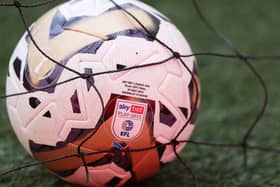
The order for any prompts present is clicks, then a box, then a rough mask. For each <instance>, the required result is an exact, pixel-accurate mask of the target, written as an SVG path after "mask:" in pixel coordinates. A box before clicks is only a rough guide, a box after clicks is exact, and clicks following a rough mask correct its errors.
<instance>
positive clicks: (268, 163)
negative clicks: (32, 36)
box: [0, 0, 280, 187]
mask: <svg viewBox="0 0 280 187" xmlns="http://www.w3.org/2000/svg"><path fill="white" fill-rule="evenodd" d="M24 2H26V1H24ZM145 2H147V3H149V4H151V5H153V6H155V7H156V8H157V9H159V10H160V11H162V12H163V13H165V14H166V15H167V16H168V17H170V18H171V19H172V20H173V22H174V23H175V24H176V25H177V26H178V27H179V28H180V29H181V30H182V32H183V33H184V34H185V36H186V37H187V39H188V41H189V42H190V44H191V46H192V49H193V51H195V52H206V51H207V52H231V51H230V50H229V49H228V48H227V47H226V46H225V45H224V44H223V43H222V42H221V41H220V40H218V39H217V37H215V36H214V35H213V34H212V33H211V32H209V30H208V29H207V28H206V26H205V25H204V24H203V23H202V22H201V21H200V19H199V18H198V16H197V15H196V13H195V11H194V8H193V6H192V4H191V0H184V1H183V0H175V1H171V0H160V1H159V0H145ZM199 2H200V4H201V6H202V9H203V12H204V14H205V15H206V16H207V18H208V19H209V20H210V21H211V22H212V23H213V25H214V26H215V27H216V28H218V30H219V31H221V32H222V33H224V34H225V35H226V36H228V37H229V38H230V39H231V40H232V41H233V42H234V43H235V44H236V46H238V48H240V49H241V50H242V51H244V52H246V53H248V54H252V55H269V54H279V53H280V52H279V49H280V47H279V44H280V37H279V33H280V23H279V20H278V17H279V7H280V1H278V0H270V1H253V0H247V1H243V0H235V1H231V0H224V1H220V0H211V1H207V0H200V1H199ZM50 7H51V6H49V7H44V8H35V9H28V10H27V9H26V10H25V13H26V16H27V18H28V21H29V23H31V22H32V21H34V20H35V18H37V17H38V16H39V15H41V14H42V13H43V12H44V11H45V10H46V9H48V8H50ZM23 31H24V28H23V25H22V23H21V21H20V18H19V15H18V14H17V12H16V9H15V8H3V7H0V41H1V46H0V62H1V64H2V65H1V69H0V91H1V93H2V94H4V93H5V77H6V70H7V64H8V61H9V57H10V55H11V52H12V50H13V48H14V46H15V45H16V42H17V40H18V39H19V37H20V36H21V34H22V33H23ZM198 62H199V66H200V78H201V82H202V106H201V112H200V114H199V118H198V122H197V128H196V130H195V132H194V134H193V136H192V139H195V140H204V141H209V142H219V143H240V141H241V140H242V137H243V135H244V134H245V133H246V129H247V128H248V127H249V125H250V123H251V122H252V121H253V120H254V117H255V115H256V113H257V112H258V111H259V109H260V107H261V103H262V90H261V89H260V86H259V84H258V83H257V82H256V80H255V78H254V76H253V75H252V73H251V72H250V71H248V69H247V68H246V66H245V65H244V64H243V63H242V62H240V61H238V60H227V59H220V58H214V57H199V58H198ZM253 64H254V65H255V66H256V68H257V70H258V71H259V72H260V74H261V75H262V76H263V78H264V80H265V82H266V84H267V86H268V90H269V107H268V109H267V111H266V113H265V116H264V118H263V119H262V120H261V122H260V123H259V124H258V126H257V128H256V129H255V130H254V132H253V134H252V135H251V137H250V143H251V144H253V145H262V146H265V147H274V148H278V147H279V142H280V133H279V129H280V128H279V119H280V117H279V114H280V110H279V106H280V100H279V94H280V88H279V81H280V77H279V69H280V64H279V62H272V61H258V62H253ZM0 107H1V108H0V110H1V113H0V163H1V167H0V170H3V169H5V168H10V167H13V166H16V165H18V164H22V163H25V162H27V161H30V160H31V158H30V157H29V156H28V155H27V154H26V153H25V151H24V150H23V148H22V147H21V145H20V144H19V143H18V141H17V140H16V137H15V135H14V134H13V132H12V129H11V127H10V124H9V121H8V117H7V113H6V109H5V102H4V101H2V102H1V103H0ZM181 156H182V157H183V159H185V160H187V161H188V163H189V164H191V166H192V167H193V169H194V170H195V173H196V174H197V175H198V176H199V177H200V178H201V179H202V184H201V185H202V186H203V187H204V186H206V187H208V186H215V187H216V186H218V187H223V186H224V187H228V186H234V187H239V186H240V187H242V186H248V185H247V183H246V176H245V172H244V171H243V166H242V164H243V163H242V152H241V150H239V149H236V150H234V149H217V148H210V147H204V146H196V145H191V144H190V145H188V146H187V148H186V149H185V150H184V151H183V152H182V153H181ZM249 166H250V168H249V169H250V171H251V181H252V183H254V184H255V186H273V187H277V186H280V157H279V156H278V155H275V154H271V153H260V152H257V151H250V152H249ZM206 179H212V180H214V182H213V181H212V182H210V183H209V182H207V181H205V180H206ZM0 186H6V187H14V186H21V187H27V186H42V187H45V186H46V187H49V186H51V187H53V186H54V187H67V186H71V185H69V184H65V183H64V182H62V181H60V180H58V179H57V178H55V177H53V176H52V175H51V174H49V173H48V172H47V171H46V170H45V169H43V168H42V167H32V168H28V169H25V170H22V171H18V172H16V173H14V174H11V175H8V176H6V177H3V178H0ZM137 186H138V187H144V186H145V187H152V186H153V187H154V186H161V187H169V186H173V187H177V186H178V187H179V186H180V187H181V186H193V182H192V180H191V179H190V178H189V175H188V173H187V171H186V170H184V169H183V167H182V166H181V165H180V163H179V162H178V161H175V162H174V163H172V164H170V165H168V166H166V167H164V168H163V169H162V171H161V172H160V173H158V174H157V175H156V176H154V177H153V178H151V179H149V180H147V181H144V182H142V183H141V184H139V185H137Z"/></svg>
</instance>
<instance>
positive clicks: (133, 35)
mask: <svg viewBox="0 0 280 187" xmlns="http://www.w3.org/2000/svg"><path fill="white" fill-rule="evenodd" d="M116 2H117V3H118V4H119V5H120V6H121V7H122V8H123V9H124V10H126V11H127V12H125V11H124V10H123V9H120V7H118V6H116V5H115V4H113V3H112V2H111V1H110V0H73V1H68V2H66V3H64V4H62V5H59V6H57V7H55V8H53V9H52V10H50V11H49V12H47V13H46V14H45V15H43V16H42V17H41V18H40V19H39V20H37V21H36V22H35V23H34V24H33V25H31V26H30V33H31V36H30V35H29V34H28V33H27V32H26V33H25V34H24V35H23V37H22V38H21V40H20V41H19V43H18V45H17V47H16V49H15V51H14V53H13V55H12V57H11V61H10V65H9V73H8V77H7V91H6V92H7V94H8V95H9V94H14V93H24V92H29V93H27V94H21V95H17V96H14V97H9V98H8V99H7V108H8V113H9V117H10V121H11V124H12V126H13V129H14V131H15V133H16V135H17V137H18V139H19V140H20V142H21V143H22V145H23V146H24V148H25V149H26V150H27V151H28V153H29V154H30V155H32V156H33V157H34V158H35V159H37V160H39V161H45V160H52V159H56V158H61V157H64V156H66V155H74V156H72V157H71V156H69V157H67V158H64V159H60V160H56V161H53V162H49V163H46V164H44V165H45V167H47V168H48V169H49V170H51V171H52V172H53V173H55V174H56V175H57V176H59V177H61V178H62V179H63V180H65V181H68V182H70V183H75V184H80V185H84V184H85V181H86V172H85V165H84V163H83V161H82V159H81V158H80V157H79V156H75V154H76V153H77V150H78V147H79V145H81V143H82V142H84V143H83V144H82V145H81V147H80V150H81V152H82V153H85V154H86V155H85V157H84V158H85V162H86V166H87V168H88V172H89V182H90V185H91V186H114V185H116V186H122V185H125V184H128V183H131V182H135V181H141V180H144V179H146V178H148V177H150V176H152V175H154V174H155V173H156V172H158V171H159V170H160V168H161V166H163V165H164V164H166V163H169V162H171V161H172V160H174V158H175V154H174V151H173V145H171V144H168V143H170V142H171V141H172V140H174V138H175V136H176V135H177V134H178V133H179V132H180V130H181V129H182V128H183V127H184V126H185V125H186V124H187V126H186V128H185V129H184V130H183V131H182V133H181V134H180V136H179V137H178V139H177V140H188V139H189V137H190V135H191V133H192V131H193V129H194V122H195V116H196V113H197V110H198V105H199V104H198V103H199V101H198V100H199V81H198V77H197V74H196V62H195V58H194V57H184V58H181V60H182V61H181V60H180V59H178V58H176V57H174V58H172V56H173V54H172V52H171V51H170V50H169V49H168V48H167V47H166V46H164V45H163V44H162V43H161V42H159V41H162V42H163V43H164V44H166V45H167V46H169V47H170V48H171V49H173V50H174V51H176V52H178V53H180V54H184V55H187V54H191V49H190V47H189V45H188V43H187V41H186V40H185V38H184V37H183V35H182V34H181V33H180V32H179V31H178V29H177V28H176V27H175V26H174V25H173V24H172V23H171V21H170V20H169V19H168V18H166V17H165V16H164V15H162V14H161V13H159V12H158V11H156V10H155V9H153V8H151V7H150V6H148V5H146V4H144V3H141V2H139V1H136V0H117V1H116ZM128 12H129V13H128ZM129 14H131V15H133V16H131V15H129ZM135 18H137V20H138V21H140V22H141V24H139V22H137V21H136V19H135ZM38 47H39V48H40V50H38ZM44 53H45V54H44ZM46 55H47V56H48V57H50V58H52V59H55V60H56V61H57V62H59V63H60V64H61V65H63V66H66V67H67V68H64V67H62V66H60V65H59V64H56V63H54V62H53V61H51V59H50V58H48V57H47V56H46ZM170 57H171V58H170ZM168 58H170V59H169V60H168V61H167V62H165V63H162V64H158V65H153V66H145V67H141V68H136V69H130V67H133V66H142V65H148V64H150V63H153V62H160V61H163V60H165V59H168ZM183 63H184V64H183ZM184 66H185V67H187V68H185V67H184ZM71 70H74V71H71ZM76 72H79V73H80V74H81V75H87V76H82V77H80V78H75V77H77V74H76ZM104 72H107V73H104ZM92 74H94V76H90V75H92ZM67 80H71V81H68V82H65V83H63V82H64V81H67ZM62 83H63V84H62ZM103 106H104V107H103ZM191 114H192V115H191ZM191 117H192V118H191ZM190 118H191V119H190ZM90 135H91V136H90ZM89 136H90V137H89ZM85 139H87V141H85ZM184 146H185V143H180V144H178V145H177V146H176V151H177V152H180V151H181V150H182V149H183V147H184ZM152 147H154V148H152ZM146 148H151V149H146ZM141 149H144V150H142V151H139V150H141ZM133 150H134V151H133ZM136 150H138V151H136Z"/></svg>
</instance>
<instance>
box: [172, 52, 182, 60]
mask: <svg viewBox="0 0 280 187" xmlns="http://www.w3.org/2000/svg"><path fill="white" fill-rule="evenodd" d="M172 53H173V57H174V58H177V59H178V58H181V54H180V53H179V52H177V51H173V52H172Z"/></svg>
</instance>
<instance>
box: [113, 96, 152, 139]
mask: <svg viewBox="0 0 280 187" xmlns="http://www.w3.org/2000/svg"><path fill="white" fill-rule="evenodd" d="M146 112H147V104H146V103H139V102H134V101H127V100H122V99H117V102H116V107H115V113H114V118H113V121H112V131H113V134H114V135H115V136H116V137H117V138H118V139H121V140H131V139H134V138H136V137H138V135H139V134H140V133H141V131H142V129H143V125H144V121H145V117H146Z"/></svg>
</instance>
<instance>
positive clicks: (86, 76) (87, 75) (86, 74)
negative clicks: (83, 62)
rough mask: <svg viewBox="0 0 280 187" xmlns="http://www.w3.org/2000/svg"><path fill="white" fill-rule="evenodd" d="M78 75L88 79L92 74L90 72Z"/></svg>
mask: <svg viewBox="0 0 280 187" xmlns="http://www.w3.org/2000/svg"><path fill="white" fill-rule="evenodd" d="M80 76H81V78H82V79H90V78H92V76H93V75H92V74H90V73H82V74H81V75H80Z"/></svg>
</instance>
